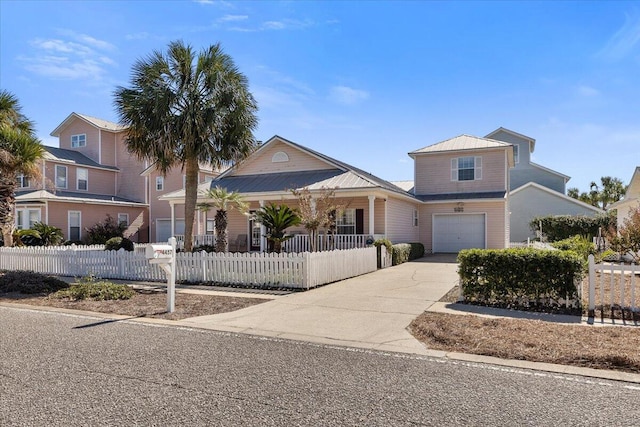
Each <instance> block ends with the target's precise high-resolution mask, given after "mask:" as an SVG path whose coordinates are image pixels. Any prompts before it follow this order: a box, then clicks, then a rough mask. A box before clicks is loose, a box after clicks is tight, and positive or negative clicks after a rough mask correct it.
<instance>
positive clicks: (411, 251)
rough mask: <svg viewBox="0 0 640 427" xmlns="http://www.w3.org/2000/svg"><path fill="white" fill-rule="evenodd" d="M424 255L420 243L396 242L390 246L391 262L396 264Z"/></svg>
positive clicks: (422, 246)
mask: <svg viewBox="0 0 640 427" xmlns="http://www.w3.org/2000/svg"><path fill="white" fill-rule="evenodd" d="M423 255H424V245H423V244H422V243H396V244H395V245H393V246H392V247H391V264H392V265H398V264H402V263H405V262H407V261H412V260H414V259H417V258H420V257H422V256H423Z"/></svg>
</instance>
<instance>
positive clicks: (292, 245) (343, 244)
mask: <svg viewBox="0 0 640 427" xmlns="http://www.w3.org/2000/svg"><path fill="white" fill-rule="evenodd" d="M175 237H176V240H177V241H178V248H182V247H184V235H176V236H175ZM233 238H234V236H229V240H232V239H233ZM382 238H384V235H383V234H375V235H373V236H371V235H369V234H321V235H319V236H318V240H317V242H316V251H330V250H333V249H353V248H364V247H367V246H368V244H367V241H371V240H372V239H373V240H375V239H382ZM201 245H211V246H213V245H215V236H214V235H213V234H199V235H194V236H193V246H194V247H195V246H201ZM282 250H283V252H309V251H311V246H310V244H309V235H307V234H296V235H295V236H293V238H291V239H289V240H287V241H285V242H284V243H283V245H282Z"/></svg>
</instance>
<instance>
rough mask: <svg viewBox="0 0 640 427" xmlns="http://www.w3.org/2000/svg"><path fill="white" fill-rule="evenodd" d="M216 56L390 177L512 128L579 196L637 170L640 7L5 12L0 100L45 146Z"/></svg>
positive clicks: (318, 6)
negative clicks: (158, 67)
mask: <svg viewBox="0 0 640 427" xmlns="http://www.w3.org/2000/svg"><path fill="white" fill-rule="evenodd" d="M175 40H182V41H184V42H185V43H187V44H189V45H191V46H193V47H194V48H195V49H196V50H201V49H204V48H206V47H208V46H210V45H212V44H215V43H220V44H221V46H222V48H223V50H224V51H225V52H226V53H228V54H229V55H230V56H231V57H232V58H233V59H234V61H235V63H236V65H237V66H238V68H239V69H240V71H241V72H243V73H244V74H245V75H246V76H247V78H248V80H249V88H250V90H251V92H252V93H253V95H254V96H255V98H256V100H257V102H258V107H259V111H258V118H259V126H258V128H257V129H256V132H255V136H256V138H257V139H258V140H261V141H266V140H268V139H269V138H271V137H272V136H274V135H280V136H282V137H284V138H286V139H289V140H291V141H293V142H296V143H298V144H301V145H303V146H306V147H309V148H311V149H313V150H316V151H319V152H321V153H323V154H326V155H328V156H331V157H334V158H337V159H339V160H341V161H343V162H346V163H349V164H351V165H353V166H356V167H359V168H361V169H363V170H366V171H368V172H371V173H373V174H375V175H377V176H379V177H380V178H383V179H387V180H411V179H413V164H412V160H411V158H410V157H409V156H408V155H407V153H408V152H410V151H413V150H416V149H419V148H422V147H425V146H428V145H431V144H435V143H437V142H440V141H443V140H446V139H449V138H452V137H455V136H458V135H461V134H469V135H475V136H480V137H482V136H485V135H487V134H489V133H490V132H492V131H493V130H495V129H497V128H499V127H501V126H502V127H505V128H508V129H510V130H513V131H516V132H518V133H521V134H524V135H527V136H529V137H532V138H534V139H535V140H536V146H535V151H534V153H533V161H534V162H536V163H538V164H541V165H543V166H545V167H548V168H551V169H554V170H556V171H559V172H561V173H563V174H566V175H569V176H571V177H572V179H571V180H570V181H569V183H568V185H567V186H568V187H577V188H579V189H580V190H581V191H587V190H588V187H589V183H590V182H591V181H599V179H600V177H602V176H614V177H618V178H620V179H622V180H623V181H624V182H625V183H628V181H629V180H630V178H631V176H632V174H633V171H634V170H635V167H636V166H638V165H640V84H639V82H640V3H638V2H633V1H628V2H625V1H619V2H616V1H602V2H598V1H587V2H569V1H563V2H546V1H545V2H524V1H518V2H507V1H499V2H482V1H473V2H472V1H465V2H436V1H406V2H403V1H357V2H351V1H278V2H276V1H248V2H243V1H238V2H236V1H218V0H198V1H188V0H184V1H143V0H136V1H46V0H40V1H25V0H22V1H18V0H0V88H1V89H4V90H8V91H10V92H12V93H13V94H14V95H16V96H17V97H18V99H19V100H20V102H21V104H22V106H23V112H24V113H25V114H26V115H27V116H28V117H29V118H30V119H32V120H33V121H35V122H36V130H37V135H38V137H39V138H40V139H41V140H42V141H43V143H44V144H46V145H53V146H57V145H58V141H57V138H54V137H52V136H50V133H51V132H52V131H53V130H54V129H55V128H56V127H57V126H58V125H59V124H60V123H61V122H62V121H63V120H64V119H65V118H66V117H67V116H68V115H69V114H71V113H72V112H76V113H81V114H86V115H90V116H94V117H99V118H102V119H105V120H111V121H117V115H116V113H115V110H114V106H113V93H114V90H115V89H116V87H118V86H124V87H126V86H129V83H130V80H129V79H130V73H131V68H132V66H133V64H134V63H135V62H136V61H137V60H140V59H144V58H145V57H146V56H148V55H149V54H150V53H152V52H153V51H166V47H167V45H168V44H169V43H170V42H171V41H175Z"/></svg>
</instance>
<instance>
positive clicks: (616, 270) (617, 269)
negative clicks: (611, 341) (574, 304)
mask: <svg viewBox="0 0 640 427" xmlns="http://www.w3.org/2000/svg"><path fill="white" fill-rule="evenodd" d="M637 275H640V266H638V265H624V264H611V263H599V264H596V263H595V260H594V257H593V255H589V291H588V292H589V295H588V301H589V306H588V307H589V308H588V309H589V313H588V314H589V317H594V314H595V310H596V308H598V309H600V313H601V315H602V316H603V317H604V316H605V312H606V311H611V310H612V309H614V308H617V309H618V310H619V311H622V312H623V313H624V311H626V312H629V313H632V316H633V315H635V314H636V313H639V312H640V308H639V307H640V302H639V301H638V300H637V299H636V298H639V299H640V278H636V276H637ZM608 314H609V315H611V313H608Z"/></svg>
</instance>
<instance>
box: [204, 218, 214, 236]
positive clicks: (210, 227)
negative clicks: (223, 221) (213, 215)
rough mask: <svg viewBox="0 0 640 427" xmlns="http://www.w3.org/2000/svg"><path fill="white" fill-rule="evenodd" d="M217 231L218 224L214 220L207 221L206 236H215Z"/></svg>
mask: <svg viewBox="0 0 640 427" xmlns="http://www.w3.org/2000/svg"><path fill="white" fill-rule="evenodd" d="M215 229H216V222H215V220H213V219H208V220H207V230H206V234H214V233H215Z"/></svg>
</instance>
